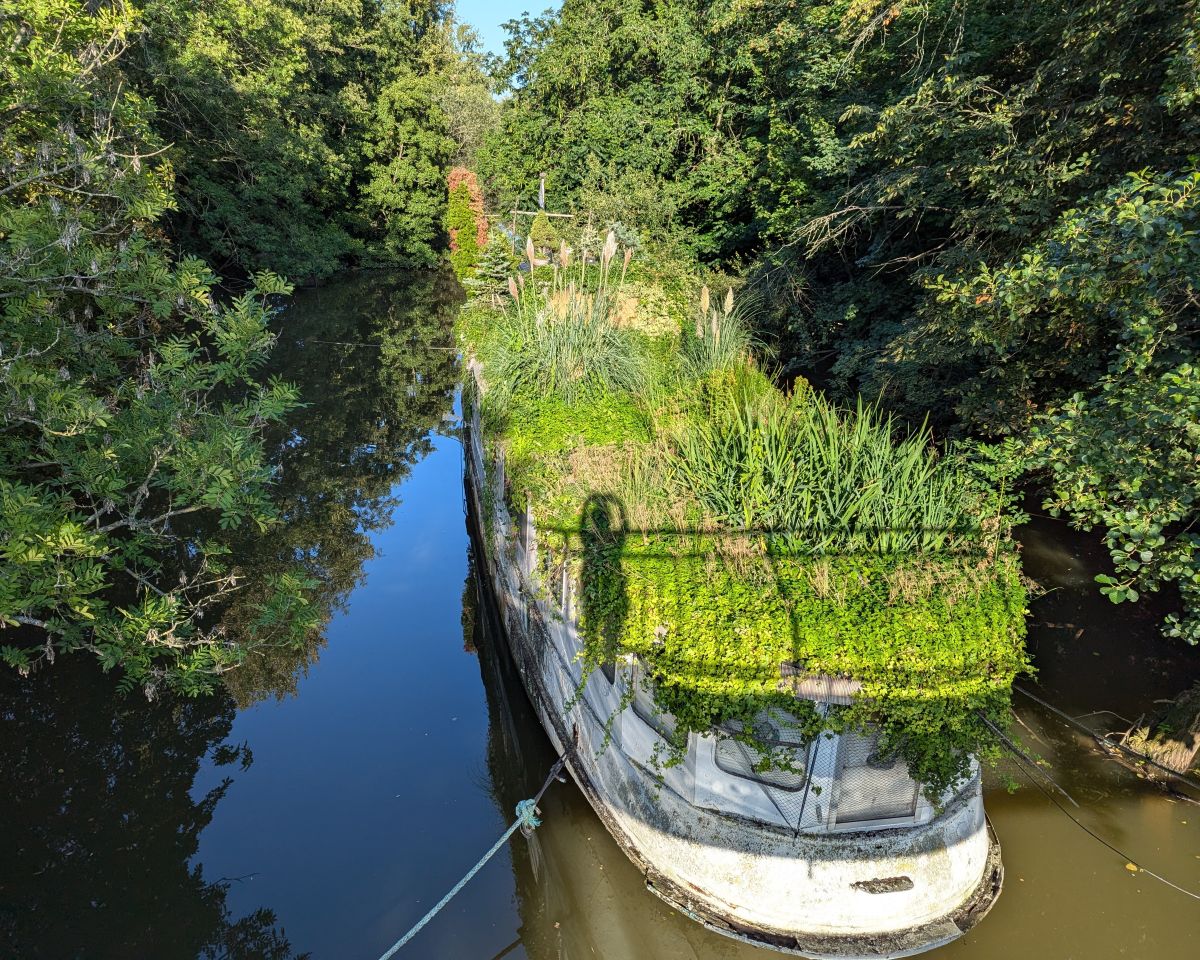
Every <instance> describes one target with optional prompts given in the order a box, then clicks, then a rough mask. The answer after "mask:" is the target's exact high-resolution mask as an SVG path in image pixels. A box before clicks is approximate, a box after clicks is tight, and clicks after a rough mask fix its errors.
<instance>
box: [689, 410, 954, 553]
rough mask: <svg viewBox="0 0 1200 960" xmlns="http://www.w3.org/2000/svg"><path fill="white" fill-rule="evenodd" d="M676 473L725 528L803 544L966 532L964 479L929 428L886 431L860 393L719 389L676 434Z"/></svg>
mask: <svg viewBox="0 0 1200 960" xmlns="http://www.w3.org/2000/svg"><path fill="white" fill-rule="evenodd" d="M677 452H678V456H677V458H676V461H675V477H676V482H677V483H679V484H680V485H681V486H683V487H684V488H686V489H687V490H689V491H691V492H692V494H693V495H694V496H695V497H696V498H697V499H698V500H699V502H700V504H701V505H702V506H703V508H704V509H705V510H706V511H708V512H709V513H711V514H712V516H714V517H715V518H716V519H717V521H718V522H719V523H720V524H721V525H722V526H725V527H727V528H729V529H733V530H742V531H759V532H765V533H768V534H770V535H772V537H774V538H776V539H777V540H778V541H780V542H782V543H783V544H785V545H786V546H788V547H790V548H792V549H798V550H801V551H806V552H811V553H826V552H830V551H856V550H868V551H872V552H876V553H897V552H913V551H915V552H929V551H936V550H943V549H946V548H948V547H952V546H954V545H955V544H956V543H959V542H961V541H962V540H963V538H964V537H965V536H966V535H968V534H970V533H972V532H977V525H976V524H975V523H974V522H973V520H972V519H971V514H970V511H969V509H968V507H969V504H968V501H967V491H968V490H969V484H968V483H967V482H966V477H965V476H964V475H963V473H962V471H960V470H959V469H958V467H957V465H956V464H955V462H954V461H953V460H951V459H949V458H944V457H939V456H938V455H937V454H936V452H935V451H934V449H933V448H932V445H931V443H930V435H929V432H928V430H926V429H921V430H918V431H916V432H915V433H912V434H909V435H907V436H897V431H896V429H895V425H894V423H893V421H892V419H891V418H890V417H883V416H881V415H880V413H879V411H878V410H877V409H875V408H874V407H871V406H868V405H865V404H863V403H862V401H861V400H860V401H859V404H858V406H857V407H856V408H855V409H854V410H852V411H848V412H841V411H838V410H837V409H836V408H835V407H833V406H832V405H831V404H829V403H827V402H826V401H824V400H822V399H821V398H820V397H818V396H816V395H813V394H807V393H806V394H797V395H794V396H792V397H789V398H784V397H782V396H780V395H778V394H767V395H763V396H760V397H757V398H753V399H743V398H730V399H726V400H725V401H724V402H717V403H714V404H711V405H710V408H709V410H708V411H707V415H705V416H699V417H694V418H692V419H691V420H690V422H689V423H688V424H687V425H686V426H685V427H684V428H683V429H682V430H681V432H680V434H679V436H678V438H677Z"/></svg>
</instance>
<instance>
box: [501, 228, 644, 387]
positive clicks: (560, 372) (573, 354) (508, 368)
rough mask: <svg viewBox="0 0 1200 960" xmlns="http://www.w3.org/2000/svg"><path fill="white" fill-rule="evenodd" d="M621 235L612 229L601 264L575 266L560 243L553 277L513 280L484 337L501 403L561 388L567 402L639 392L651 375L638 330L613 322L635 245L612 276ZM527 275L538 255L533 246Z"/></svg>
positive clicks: (531, 271) (529, 254) (567, 251)
mask: <svg viewBox="0 0 1200 960" xmlns="http://www.w3.org/2000/svg"><path fill="white" fill-rule="evenodd" d="M616 253H617V247H616V240H615V238H614V237H613V235H612V234H611V233H610V234H609V237H608V241H607V242H606V243H605V245H604V249H603V251H602V253H601V257H600V267H599V270H591V271H589V270H588V269H587V266H586V265H585V264H583V263H582V262H580V263H579V264H578V266H577V267H576V268H575V269H572V257H571V251H570V249H569V248H567V247H566V246H565V244H564V245H563V247H562V248H560V250H559V253H558V256H557V258H556V259H555V262H554V264H553V269H552V279H551V281H550V282H549V283H548V284H544V285H542V286H538V285H537V284H535V283H534V282H533V281H532V280H530V281H525V279H524V278H520V281H521V282H520V283H518V282H517V281H516V280H513V281H510V284H509V292H510V298H511V299H510V302H509V304H508V307H507V309H506V310H505V311H504V313H503V314H502V315H501V316H500V317H499V318H498V319H497V321H496V322H495V324H494V325H493V327H492V329H491V330H490V331H489V332H488V334H487V336H486V344H485V353H486V356H485V359H486V362H487V367H488V373H489V381H490V382H491V383H492V384H493V385H494V388H495V389H496V391H497V394H496V397H497V399H499V400H501V401H503V400H505V399H507V398H509V397H511V396H513V395H514V394H517V393H521V392H531V393H545V392H552V393H557V394H558V395H559V396H561V397H562V398H563V400H565V401H566V402H568V403H574V402H575V401H576V400H578V399H579V398H580V397H581V396H583V395H585V394H588V393H592V392H597V391H620V390H625V391H636V390H639V389H641V388H642V387H643V386H644V385H645V383H646V381H647V377H648V374H649V358H648V356H647V354H646V351H645V350H644V349H643V347H642V345H641V344H640V343H639V342H638V340H637V338H636V336H635V335H634V334H632V333H631V332H630V331H628V330H625V329H622V328H621V327H619V326H618V325H617V324H616V322H615V319H614V318H615V314H616V307H617V298H618V297H617V295H618V293H619V290H620V286H621V283H623V281H624V276H625V272H626V270H627V268H628V266H629V259H630V251H626V253H625V256H624V257H623V258H622V260H621V269H620V277H619V278H614V277H613V275H612V274H613V271H614V269H615V264H614V260H615V259H616ZM528 256H529V260H530V266H531V270H530V276H531V277H532V276H533V275H534V272H533V269H532V267H533V265H534V254H533V251H532V250H530V251H528Z"/></svg>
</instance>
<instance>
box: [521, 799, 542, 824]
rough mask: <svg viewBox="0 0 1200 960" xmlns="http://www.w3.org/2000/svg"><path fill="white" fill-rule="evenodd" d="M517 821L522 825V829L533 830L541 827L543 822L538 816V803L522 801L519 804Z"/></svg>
mask: <svg viewBox="0 0 1200 960" xmlns="http://www.w3.org/2000/svg"><path fill="white" fill-rule="evenodd" d="M517 820H519V821H520V823H521V828H522V829H529V830H532V829H534V828H535V827H540V826H541V825H542V821H541V820H540V819H538V816H537V801H536V800H522V801H521V802H520V803H518V804H517Z"/></svg>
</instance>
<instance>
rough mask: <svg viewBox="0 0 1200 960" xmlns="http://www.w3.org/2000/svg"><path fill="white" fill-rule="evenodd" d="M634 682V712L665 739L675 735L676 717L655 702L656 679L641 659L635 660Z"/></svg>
mask: <svg viewBox="0 0 1200 960" xmlns="http://www.w3.org/2000/svg"><path fill="white" fill-rule="evenodd" d="M631 682H632V683H633V704H632V705H633V712H634V713H635V714H637V715H638V717H639V718H641V720H642V721H643V722H644V723H645V724H646V725H647V726H649V727H650V728H652V729H653V730H654V731H655V732H656V733H657V734H658V735H659V736H660V737H662V738H663V739H664V740H670V739H671V737H673V736H674V735H675V717H674V716H672V715H671V714H669V713H666V712H664V711H663V710H660V709H659V707H658V704H656V703H655V702H654V681H652V680H651V679H650V677H649V675H648V674H647V672H646V668H645V666H644V665H643V664H642V661H641V660H635V661H634V664H633V670H632V671H631Z"/></svg>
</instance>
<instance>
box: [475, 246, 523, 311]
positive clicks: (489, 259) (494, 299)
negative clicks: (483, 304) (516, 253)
mask: <svg viewBox="0 0 1200 960" xmlns="http://www.w3.org/2000/svg"><path fill="white" fill-rule="evenodd" d="M515 269H516V261H515V258H514V257H513V251H512V244H511V242H510V241H509V239H508V237H507V236H506V235H505V234H504V233H502V232H501V231H499V230H495V229H493V230H492V232H491V233H490V234H489V235H488V242H487V246H486V247H484V248H483V256H482V257H481V258H480V260H479V266H478V267H477V268H476V270H475V279H476V287H475V289H476V290H478V292H479V293H481V294H482V295H484V296H486V297H487V298H488V301H489V302H490V303H491V304H492V306H496V304H497V303H498V302H499V298H500V297H502V296H503V295H504V294H505V292H506V291H507V290H508V281H509V279H510V278H511V277H512V275H513V271H514V270H515Z"/></svg>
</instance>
